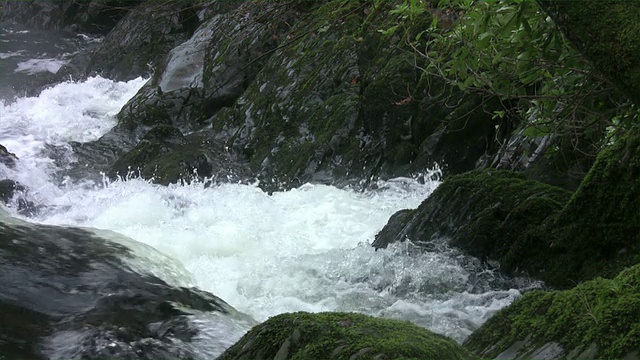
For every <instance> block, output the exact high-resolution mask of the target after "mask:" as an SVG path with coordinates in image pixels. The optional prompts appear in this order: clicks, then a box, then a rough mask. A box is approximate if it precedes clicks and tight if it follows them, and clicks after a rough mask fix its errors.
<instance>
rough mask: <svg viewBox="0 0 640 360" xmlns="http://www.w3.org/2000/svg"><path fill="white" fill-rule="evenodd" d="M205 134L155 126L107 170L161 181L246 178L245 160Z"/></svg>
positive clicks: (232, 180)
mask: <svg viewBox="0 0 640 360" xmlns="http://www.w3.org/2000/svg"><path fill="white" fill-rule="evenodd" d="M208 135H210V134H207V133H206V132H198V133H193V134H190V135H188V136H184V135H183V134H182V132H180V130H179V129H177V128H175V127H172V126H169V125H159V126H156V127H154V128H153V129H151V130H150V131H149V132H147V134H145V135H144V137H143V138H142V140H140V142H139V143H138V145H136V147H135V148H133V150H131V151H129V152H128V153H126V154H124V155H123V156H121V157H120V158H119V159H118V160H117V161H116V162H115V163H114V164H113V165H112V166H111V171H110V173H111V174H112V175H120V176H122V177H126V176H128V175H130V174H131V175H134V176H137V175H140V176H141V177H143V178H145V179H150V180H153V181H154V182H156V183H158V184H162V185H167V184H171V183H176V182H179V181H180V180H186V181H190V180H203V179H205V178H214V179H215V180H219V181H222V182H238V181H244V180H248V179H249V178H250V173H251V172H250V170H249V168H248V166H247V165H246V163H245V162H244V161H242V160H241V159H238V158H237V157H235V156H234V155H233V154H231V153H229V152H228V151H227V150H226V149H225V148H224V144H223V143H221V142H219V141H216V140H214V139H212V137H211V136H208Z"/></svg>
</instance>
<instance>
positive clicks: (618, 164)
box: [373, 127, 640, 288]
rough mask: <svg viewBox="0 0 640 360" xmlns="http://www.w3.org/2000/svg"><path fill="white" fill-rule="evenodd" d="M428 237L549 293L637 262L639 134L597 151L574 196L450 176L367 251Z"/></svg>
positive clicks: (520, 180) (493, 177) (515, 177)
mask: <svg viewBox="0 0 640 360" xmlns="http://www.w3.org/2000/svg"><path fill="white" fill-rule="evenodd" d="M434 237H446V238H449V239H450V242H451V244H453V245H454V246H457V247H459V248H461V249H463V250H464V251H466V252H467V253H469V254H471V255H474V256H478V257H481V258H489V259H491V260H495V261H498V262H499V263H500V266H501V269H502V270H504V271H507V272H514V271H525V272H526V273H528V274H529V275H532V276H536V277H539V278H540V279H542V280H544V281H546V282H547V284H549V285H552V286H556V287H564V288H567V287H571V286H573V285H575V284H577V283H579V282H581V281H584V280H588V279H593V278H595V277H597V276H604V277H613V276H615V275H616V274H617V273H619V272H620V271H621V270H622V269H624V268H625V267H627V266H631V265H635V264H637V263H640V129H638V128H637V127H634V128H632V129H630V130H627V131H626V132H623V133H620V134H619V135H618V137H617V138H616V139H615V141H614V143H613V144H612V145H609V146H608V147H607V148H605V149H604V150H602V151H601V153H600V154H599V155H598V158H597V160H596V162H595V164H594V165H593V167H592V168H591V170H590V171H589V173H588V174H587V176H586V177H585V179H584V180H583V181H582V183H581V184H580V187H579V188H578V190H577V191H576V192H575V193H573V194H571V193H570V192H568V191H565V190H562V189H560V188H556V187H552V186H549V185H544V184H541V183H537V182H534V181H529V180H526V179H525V178H524V175H521V174H515V173H510V172H505V171H497V170H486V171H482V172H478V171H475V172H470V173H467V174H462V175H458V176H452V177H450V178H448V179H447V180H446V181H445V182H444V183H443V184H442V185H441V186H440V187H439V188H438V189H437V190H436V191H435V192H434V193H433V194H432V195H431V196H430V197H429V198H428V199H426V200H425V201H424V202H423V203H422V204H421V205H420V207H419V208H418V209H416V210H412V211H410V212H407V211H404V212H401V213H398V214H397V215H394V216H393V217H392V218H391V219H390V220H389V223H388V224H387V226H386V227H385V228H384V229H383V230H382V231H381V232H380V233H379V234H378V235H377V236H376V239H375V241H374V243H373V246H375V247H377V248H379V247H385V246H386V245H387V244H388V243H390V242H394V241H403V240H405V239H407V238H409V239H411V240H412V241H414V242H417V243H421V242H423V243H428V242H429V241H430V240H432V239H433V238H434Z"/></svg>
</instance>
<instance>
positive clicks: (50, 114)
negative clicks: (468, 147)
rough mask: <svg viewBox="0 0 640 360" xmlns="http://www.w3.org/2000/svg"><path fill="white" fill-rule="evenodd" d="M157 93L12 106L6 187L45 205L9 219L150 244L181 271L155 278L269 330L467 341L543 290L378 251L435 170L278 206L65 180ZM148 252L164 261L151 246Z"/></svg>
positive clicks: (259, 195) (5, 114)
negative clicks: (350, 328)
mask: <svg viewBox="0 0 640 360" xmlns="http://www.w3.org/2000/svg"><path fill="white" fill-rule="evenodd" d="M12 54H14V55H12ZM2 56H4V59H5V60H7V59H9V60H11V59H14V58H15V57H22V58H23V59H22V61H20V62H18V61H15V64H14V65H13V66H15V68H14V69H12V70H11V71H14V73H15V74H16V76H18V75H19V76H25V74H31V75H33V74H37V73H38V72H43V71H45V72H46V71H49V72H55V70H56V69H55V68H56V67H57V66H58V65H59V64H60V63H61V62H64V57H63V56H58V57H57V58H55V57H54V58H50V56H51V55H50V54H46V55H41V54H40V55H39V58H38V57H36V58H33V59H29V55H28V54H26V53H25V51H21V50H15V51H14V52H4V53H3V55H2ZM12 56H13V57H12ZM32 56H34V57H35V55H32ZM43 56H46V58H42V57H43ZM14 60H15V59H14ZM7 64H8V63H6V62H5V63H4V66H5V69H6V66H8V65H7ZM4 80H7V79H4V78H3V81H4ZM7 81H8V80H7ZM145 81H146V80H145V79H140V78H139V79H135V80H132V81H129V82H126V83H125V82H114V81H111V80H108V79H103V78H100V77H92V78H89V79H88V80H86V81H81V82H74V81H68V82H66V83H62V84H58V85H56V86H53V87H50V88H48V89H46V90H44V91H42V92H41V93H40V94H39V95H38V96H33V97H28V96H22V97H20V96H16V97H14V98H12V99H6V100H3V101H2V102H0V144H2V145H4V146H6V147H7V149H8V150H9V151H11V152H13V153H15V154H16V155H17V157H18V158H19V161H18V162H17V164H16V167H15V168H14V169H9V168H8V167H6V166H4V165H3V164H1V163H0V179H6V178H9V179H14V180H16V181H19V182H20V183H22V184H24V185H25V186H26V187H27V188H28V189H29V190H28V193H27V194H26V197H27V198H28V199H29V200H30V201H33V202H34V203H35V204H36V205H38V206H39V211H38V212H37V213H36V215H34V216H31V217H25V216H23V215H20V214H19V213H18V205H17V203H16V202H15V201H14V203H11V204H10V205H9V212H10V213H11V214H12V215H13V216H15V217H19V218H22V219H23V220H26V221H30V222H36V223H44V224H55V225H74V226H83V227H92V228H97V229H106V230H112V231H115V232H117V233H120V234H122V235H125V236H127V237H129V238H131V239H133V240H134V243H136V242H138V243H143V244H146V245H149V246H150V247H152V248H154V249H156V250H157V251H159V252H160V253H162V254H164V255H166V257H167V258H169V259H171V260H170V261H168V262H167V263H166V269H164V270H163V269H162V268H160V269H156V270H155V271H156V272H157V273H159V274H160V276H161V277H163V278H164V279H165V280H166V281H167V282H170V283H172V284H176V285H181V286H196V287H198V288H201V289H204V290H207V291H209V292H211V293H213V294H215V295H217V296H219V297H221V298H222V299H224V300H225V301H227V302H228V303H229V304H231V305H232V306H233V307H235V308H236V309H237V310H239V311H241V312H244V313H246V314H248V315H250V316H251V317H252V318H253V319H255V320H256V321H258V322H260V321H264V320H266V319H267V318H269V317H270V316H273V315H276V314H280V313H283V312H292V311H310V312H319V311H355V312H361V313H365V314H370V315H374V316H381V317H388V318H397V319H406V320H410V321H412V322H414V323H416V324H418V325H420V326H423V327H426V328H429V329H431V330H433V331H436V332H439V333H442V334H445V335H447V336H450V337H452V338H454V339H456V340H457V341H463V340H464V339H465V338H466V337H467V336H468V335H469V334H470V333H471V332H472V331H473V330H475V329H476V328H477V327H478V326H480V325H481V324H482V323H483V322H484V321H486V320H487V318H488V317H490V316H491V315H492V314H493V313H495V312H496V311H497V310H499V309H500V308H502V307H504V306H506V305H508V304H510V303H511V302H512V301H514V300H515V299H516V298H517V297H518V296H519V295H520V293H521V291H522V290H523V289H526V288H530V287H533V286H537V284H536V283H534V282H531V281H528V280H526V279H506V278H504V277H501V276H499V275H498V274H496V273H494V272H493V271H491V270H489V269H487V268H486V267H485V266H484V265H483V264H481V262H480V261H479V260H477V259H474V258H471V257H467V256H463V255H461V254H460V253H458V252H456V251H455V250H453V249H450V248H448V247H447V246H446V245H445V244H444V243H443V244H442V245H441V246H439V247H437V250H436V251H434V252H424V251H417V250H416V249H415V248H413V247H412V245H411V243H410V242H404V243H402V244H396V245H394V246H392V247H390V248H388V249H385V250H379V251H375V250H374V249H373V248H372V247H371V246H370V243H371V242H372V241H373V239H374V236H375V234H376V233H377V232H378V231H379V230H380V229H382V227H383V226H384V225H385V224H386V222H387V220H388V219H389V217H390V216H391V215H392V214H393V213H394V212H396V211H398V210H400V209H405V208H415V207H417V206H418V205H419V204H420V203H421V202H422V201H423V200H424V199H425V198H426V197H428V196H429V194H430V193H431V192H432V191H433V190H434V189H435V188H436V187H437V186H438V184H439V182H438V180H433V179H437V178H438V176H437V175H438V171H431V172H430V171H425V174H423V178H424V179H426V181H420V182H419V181H416V180H414V179H410V178H401V179H392V180H389V181H381V182H379V183H378V184H377V186H376V188H375V189H371V190H368V191H364V192H357V191H354V190H350V189H339V188H335V187H332V186H327V185H318V184H306V185H303V186H302V187H300V188H297V189H293V190H289V191H282V192H275V193H273V194H271V195H269V194H267V193H265V192H263V191H262V190H260V188H259V187H258V186H256V185H246V184H229V183H220V184H216V185H213V186H205V185H204V184H202V183H191V184H178V185H171V186H160V185H155V184H152V183H150V182H148V181H145V180H142V179H138V178H131V179H120V180H116V181H109V180H107V179H106V178H105V179H104V180H103V181H98V182H93V181H88V180H84V181H83V180H82V179H69V178H61V177H59V176H57V173H58V172H59V171H60V170H61V169H60V165H59V164H60V163H64V162H60V161H59V160H60V157H66V158H68V159H71V161H72V160H73V153H72V151H71V147H70V146H69V142H71V141H77V142H86V141H91V140H95V139H97V138H99V137H100V136H101V135H103V134H104V133H106V132H107V131H108V130H109V129H110V128H111V127H113V126H114V125H115V124H116V119H115V115H116V114H117V113H118V111H119V109H120V108H121V107H122V106H123V105H124V104H125V103H126V101H127V100H128V99H129V98H131V97H132V96H133V95H134V94H135V93H136V91H137V90H138V89H139V88H140V87H141V86H142V85H143V84H144V83H145ZM52 147H55V148H56V149H58V150H57V151H52V150H51V149H52ZM60 149H63V151H61V150H60ZM136 251H138V252H139V255H140V256H141V258H145V257H146V258H149V257H156V256H158V255H157V254H156V253H155V252H154V251H149V247H145V246H141V247H140V248H139V249H138V248H137V247H136ZM140 266H144V264H140ZM176 269H177V270H176ZM165 270H166V271H165ZM150 271H151V270H150ZM246 330H248V328H247V326H245V327H242V326H241V330H240V331H239V332H237V333H230V334H227V335H224V336H230V337H231V338H229V339H226V340H227V341H226V342H227V343H229V342H232V341H235V340H237V338H238V337H239V336H241V335H242V332H243V331H246Z"/></svg>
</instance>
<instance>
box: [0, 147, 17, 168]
mask: <svg viewBox="0 0 640 360" xmlns="http://www.w3.org/2000/svg"><path fill="white" fill-rule="evenodd" d="M17 160H18V157H17V156H16V154H14V153H12V152H9V150H7V148H6V147H4V146H2V144H0V163H2V164H4V165H5V166H6V167H8V168H12V167H14V166H15V165H16V161H17Z"/></svg>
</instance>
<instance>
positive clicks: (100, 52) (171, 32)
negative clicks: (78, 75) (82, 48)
mask: <svg viewBox="0 0 640 360" xmlns="http://www.w3.org/2000/svg"><path fill="white" fill-rule="evenodd" d="M197 26H198V15H197V14H196V10H195V8H194V7H193V6H192V4H191V3H190V2H184V1H165V2H158V3H154V2H148V3H146V4H144V5H142V6H139V7H136V8H134V9H133V10H131V11H130V12H128V13H127V15H126V16H125V17H124V18H123V19H122V20H121V21H120V22H119V23H118V25H117V26H116V27H115V28H114V29H113V30H112V31H111V32H109V34H108V35H107V36H106V37H105V39H104V40H103V41H102V43H101V44H100V46H99V47H98V48H97V49H96V50H95V51H94V52H93V53H92V54H91V60H90V61H89V64H88V67H87V70H86V71H87V73H92V72H95V73H98V74H100V75H102V76H104V77H108V78H110V79H114V80H131V79H134V78H136V77H138V76H149V75H150V74H151V73H153V70H154V69H153V66H155V65H156V64H158V63H160V61H161V60H162V59H163V58H164V56H165V55H166V54H167V53H168V52H169V51H170V50H171V49H172V48H173V47H175V46H176V45H178V44H180V43H182V42H183V41H185V40H187V39H188V38H189V37H190V36H191V35H192V34H193V31H194V30H195V29H196V27H197Z"/></svg>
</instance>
